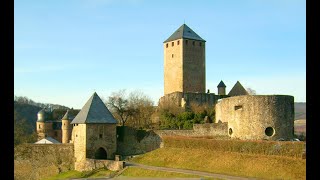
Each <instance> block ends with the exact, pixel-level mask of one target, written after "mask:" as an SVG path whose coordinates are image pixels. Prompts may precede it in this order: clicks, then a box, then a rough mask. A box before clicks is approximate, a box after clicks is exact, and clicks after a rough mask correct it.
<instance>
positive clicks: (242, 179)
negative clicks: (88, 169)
mask: <svg viewBox="0 0 320 180" xmlns="http://www.w3.org/2000/svg"><path fill="white" fill-rule="evenodd" d="M126 166H134V167H139V168H143V169H150V170H156V171H168V172H177V173H185V174H193V175H198V176H206V177H212V178H220V179H228V180H247V179H255V178H246V177H237V176H229V175H223V174H215V173H208V172H202V171H194V170H186V169H177V168H167V167H157V166H148V165H143V164H137V163H132V162H126Z"/></svg>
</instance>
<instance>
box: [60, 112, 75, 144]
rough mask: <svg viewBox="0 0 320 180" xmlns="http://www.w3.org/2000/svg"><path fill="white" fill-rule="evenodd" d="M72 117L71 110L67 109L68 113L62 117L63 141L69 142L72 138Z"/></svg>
mask: <svg viewBox="0 0 320 180" xmlns="http://www.w3.org/2000/svg"><path fill="white" fill-rule="evenodd" d="M71 120H72V118H71V117H70V113H69V110H67V112H66V114H65V115H64V116H63V118H62V119H61V122H62V127H61V129H62V143H69V141H70V140H71V134H72V125H71V124H70V123H71Z"/></svg>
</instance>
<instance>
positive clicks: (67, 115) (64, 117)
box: [61, 110, 71, 120]
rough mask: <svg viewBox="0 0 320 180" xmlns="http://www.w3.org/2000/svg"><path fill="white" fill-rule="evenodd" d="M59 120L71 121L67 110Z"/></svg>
mask: <svg viewBox="0 0 320 180" xmlns="http://www.w3.org/2000/svg"><path fill="white" fill-rule="evenodd" d="M61 120H71V116H70V114H69V110H67V112H66V114H64V116H63V118H62V119H61Z"/></svg>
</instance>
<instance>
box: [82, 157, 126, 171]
mask: <svg viewBox="0 0 320 180" xmlns="http://www.w3.org/2000/svg"><path fill="white" fill-rule="evenodd" d="M99 168H107V169H109V170H111V171H118V170H121V169H123V168H124V161H114V160H101V159H88V158H87V159H86V160H85V161H84V162H83V169H81V171H91V170H94V169H99Z"/></svg>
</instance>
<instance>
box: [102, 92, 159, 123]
mask: <svg viewBox="0 0 320 180" xmlns="http://www.w3.org/2000/svg"><path fill="white" fill-rule="evenodd" d="M106 105H107V106H108V108H110V110H111V111H112V113H113V114H114V116H115V118H116V119H118V120H119V121H120V123H121V125H122V126H124V125H125V124H126V123H128V125H130V126H134V127H148V126H149V124H150V123H151V115H152V113H153V101H152V100H151V99H150V98H149V97H148V96H147V95H145V94H144V93H143V92H142V91H139V90H136V91H133V92H131V93H130V94H129V95H128V96H127V94H126V90H124V89H122V90H119V91H117V92H113V93H112V94H111V95H110V96H109V97H108V99H107V101H106Z"/></svg>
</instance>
